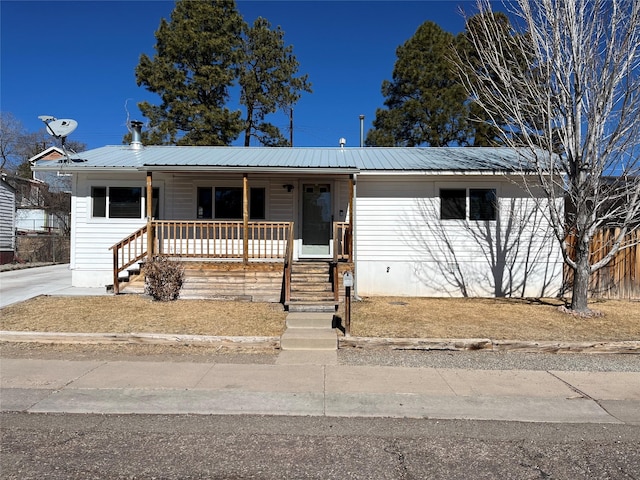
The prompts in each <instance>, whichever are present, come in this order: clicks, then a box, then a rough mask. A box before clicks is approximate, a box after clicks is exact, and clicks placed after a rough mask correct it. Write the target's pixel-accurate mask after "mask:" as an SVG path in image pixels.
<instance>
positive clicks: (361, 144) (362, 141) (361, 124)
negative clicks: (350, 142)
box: [360, 115, 364, 148]
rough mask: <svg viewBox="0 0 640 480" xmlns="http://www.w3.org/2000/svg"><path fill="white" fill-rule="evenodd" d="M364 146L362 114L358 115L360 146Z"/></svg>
mask: <svg viewBox="0 0 640 480" xmlns="http://www.w3.org/2000/svg"><path fill="white" fill-rule="evenodd" d="M362 147H364V115H360V148H362Z"/></svg>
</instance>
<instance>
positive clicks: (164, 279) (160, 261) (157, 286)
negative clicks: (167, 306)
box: [142, 256, 184, 302]
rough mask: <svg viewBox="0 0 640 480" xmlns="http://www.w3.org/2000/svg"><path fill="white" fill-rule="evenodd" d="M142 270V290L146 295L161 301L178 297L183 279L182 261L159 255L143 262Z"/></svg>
mask: <svg viewBox="0 0 640 480" xmlns="http://www.w3.org/2000/svg"><path fill="white" fill-rule="evenodd" d="M142 271H143V273H144V275H145V281H144V284H145V285H144V291H145V293H146V294H147V295H150V296H151V297H152V298H153V299H154V300H159V301H161V302H168V301H171V300H176V299H177V298H178V296H179V295H180V289H181V288H182V282H183V281H184V267H183V266H182V263H180V262H178V261H176V260H171V259H170V258H168V257H162V256H159V257H154V258H153V259H152V260H151V261H149V262H147V263H145V264H144V266H143V267H142Z"/></svg>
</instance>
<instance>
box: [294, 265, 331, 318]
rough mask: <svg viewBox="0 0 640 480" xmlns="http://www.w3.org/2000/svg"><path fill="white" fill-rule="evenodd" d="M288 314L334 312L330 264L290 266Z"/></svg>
mask: <svg viewBox="0 0 640 480" xmlns="http://www.w3.org/2000/svg"><path fill="white" fill-rule="evenodd" d="M291 267H292V268H291V293H290V297H289V302H288V305H287V306H288V308H289V311H290V312H314V311H316V312H335V298H334V293H333V283H332V281H331V264H330V263H329V262H326V261H314V262H311V261H307V262H305V261H302V262H295V263H293V265H292V266H291Z"/></svg>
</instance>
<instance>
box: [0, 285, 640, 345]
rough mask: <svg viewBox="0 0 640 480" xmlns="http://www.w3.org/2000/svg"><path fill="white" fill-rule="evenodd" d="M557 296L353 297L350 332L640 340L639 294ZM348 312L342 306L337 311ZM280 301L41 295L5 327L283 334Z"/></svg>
mask: <svg viewBox="0 0 640 480" xmlns="http://www.w3.org/2000/svg"><path fill="white" fill-rule="evenodd" d="M563 303H564V302H562V301H561V300H558V299H547V300H540V299H478V298H473V299H471V298H467V299H463V298H445V299H442V298H405V297H403V298H398V297H368V298H364V299H363V301H359V302H353V303H352V318H351V334H352V336H361V337H391V338H404V337H408V338H491V339H494V340H506V339H508V340H555V341H628V340H640V302H630V301H617V300H616V301H614V300H606V301H592V302H591V307H592V308H594V309H596V310H598V311H600V312H602V313H603V315H602V316H600V317H592V318H579V317H575V316H571V315H567V314H564V313H562V312H560V311H559V310H558V307H559V306H561V305H563ZM337 314H338V316H339V317H342V318H343V317H344V311H343V310H342V309H340V310H339V311H338V313H337ZM285 318H286V312H285V311H284V309H283V308H282V305H279V304H272V303H245V302H227V301H207V300H177V301H175V302H154V301H152V300H150V299H148V298H146V297H142V296H137V295H118V296H101V297H47V296H42V297H37V298H33V299H31V300H28V301H26V302H22V303H19V304H15V305H10V306H8V307H5V308H3V309H2V310H0V329H1V330H13V331H40V332H46V331H48V332H55V331H57V332H85V333H133V332H136V333H175V334H189V335H220V336H279V335H280V334H282V332H283V331H284V328H285Z"/></svg>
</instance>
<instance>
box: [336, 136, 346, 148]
mask: <svg viewBox="0 0 640 480" xmlns="http://www.w3.org/2000/svg"><path fill="white" fill-rule="evenodd" d="M338 143H339V144H340V148H344V146H345V145H346V144H347V139H346V138H344V137H343V138H341V139H340V140H338Z"/></svg>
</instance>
